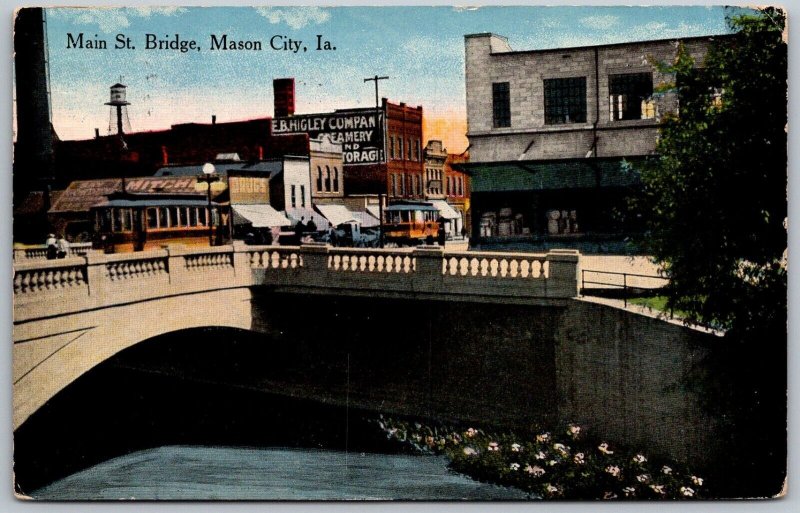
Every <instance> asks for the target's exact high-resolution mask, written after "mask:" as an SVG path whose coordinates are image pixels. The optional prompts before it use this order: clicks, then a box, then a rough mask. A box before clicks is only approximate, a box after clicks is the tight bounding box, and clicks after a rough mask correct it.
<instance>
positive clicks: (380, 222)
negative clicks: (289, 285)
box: [364, 75, 389, 248]
mask: <svg viewBox="0 0 800 513" xmlns="http://www.w3.org/2000/svg"><path fill="white" fill-rule="evenodd" d="M379 80H389V77H379V76H378V75H375V76H374V77H372V78H365V79H364V83H367V82H375V111H376V114H377V112H378V111H379V110H380V108H381V106H380V103H379V99H380V98H379V96H378V81H379ZM385 123H386V121H385V120H384V124H385ZM383 132H384V131H383V127H381V141H380V142H381V146H383V147H384V148H383V159H384V160H386V144H385V143H384V140H383ZM386 169H387V180H388V169H389V167H388V164H387V167H386ZM383 187H386V182H384V184H383V186H382V188H381V191H383ZM378 215H379V216H380V219H378V245H379V246H380V247H381V248H382V247H383V192H378Z"/></svg>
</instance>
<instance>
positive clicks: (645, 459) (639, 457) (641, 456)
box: [632, 454, 647, 464]
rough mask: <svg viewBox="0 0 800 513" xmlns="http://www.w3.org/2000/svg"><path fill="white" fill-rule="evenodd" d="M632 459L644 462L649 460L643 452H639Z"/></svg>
mask: <svg viewBox="0 0 800 513" xmlns="http://www.w3.org/2000/svg"><path fill="white" fill-rule="evenodd" d="M632 461H633V462H634V463H639V464H642V463H644V462H646V461H647V458H645V457H644V455H643V454H637V455H636V456H634V457H633V460H632Z"/></svg>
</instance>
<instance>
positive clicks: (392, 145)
mask: <svg viewBox="0 0 800 513" xmlns="http://www.w3.org/2000/svg"><path fill="white" fill-rule="evenodd" d="M389 155H391V157H392V158H394V136H393V135H390V136H389Z"/></svg>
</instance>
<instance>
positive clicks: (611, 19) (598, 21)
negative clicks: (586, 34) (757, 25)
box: [578, 14, 619, 30]
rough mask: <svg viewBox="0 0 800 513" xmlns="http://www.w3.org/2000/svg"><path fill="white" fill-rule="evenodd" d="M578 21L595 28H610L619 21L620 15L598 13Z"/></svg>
mask: <svg viewBox="0 0 800 513" xmlns="http://www.w3.org/2000/svg"><path fill="white" fill-rule="evenodd" d="M578 23H580V24H581V25H583V26H584V27H586V28H590V29H595V30H609V29H611V28H612V27H613V26H614V25H616V24H617V23H619V16H614V15H611V14H598V15H595V16H586V17H584V18H581V19H579V20H578Z"/></svg>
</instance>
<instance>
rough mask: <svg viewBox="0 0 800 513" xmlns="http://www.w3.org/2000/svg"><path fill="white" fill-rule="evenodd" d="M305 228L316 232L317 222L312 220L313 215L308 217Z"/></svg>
mask: <svg viewBox="0 0 800 513" xmlns="http://www.w3.org/2000/svg"><path fill="white" fill-rule="evenodd" d="M306 229H307V230H308V231H310V232H314V233H316V232H317V223H315V222H314V216H311V219H309V221H308V224H307V225H306Z"/></svg>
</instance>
